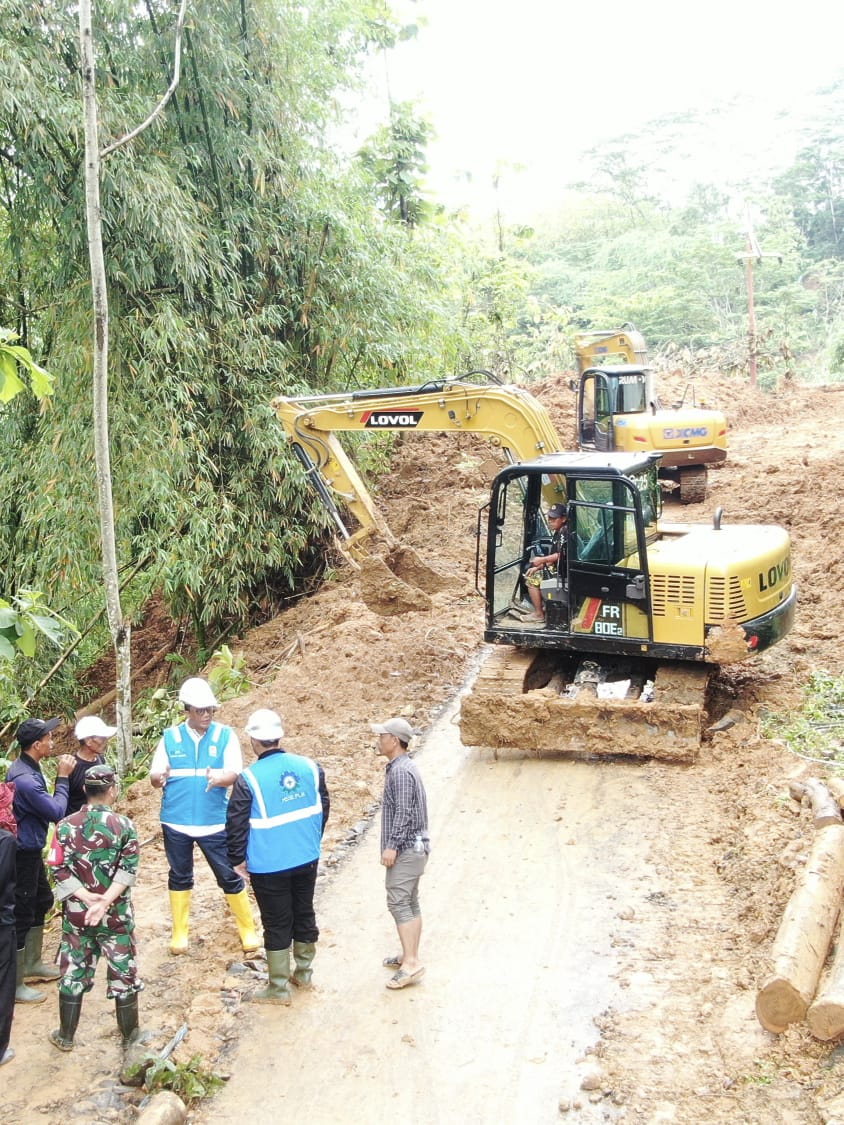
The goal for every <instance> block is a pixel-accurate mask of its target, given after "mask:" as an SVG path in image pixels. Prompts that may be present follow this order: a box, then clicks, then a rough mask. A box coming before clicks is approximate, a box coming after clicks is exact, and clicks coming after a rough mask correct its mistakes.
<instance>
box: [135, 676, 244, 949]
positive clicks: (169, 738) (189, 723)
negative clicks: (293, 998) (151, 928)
mask: <svg viewBox="0 0 844 1125" xmlns="http://www.w3.org/2000/svg"><path fill="white" fill-rule="evenodd" d="M179 702H180V703H182V704H184V708H185V721H184V722H183V723H179V724H178V726H175V727H170V728H168V730H166V731H165V732H164V735H163V736H162V738H161V741H160V742H159V743H158V746H157V747H156V748H155V753H154V754H153V757H152V762H151V764H150V768H149V779H150V782H151V783H152V786H153V788H154V789H163V790H164V794H163V796H162V799H161V829H162V832H163V834H164V851H165V854H166V855H167V862H168V863H169V865H170V873H169V876H168V879H167V886H168V889H169V891H170V912H171V914H172V915H173V933H172V936H171V938H170V952H171V953H177V954H178V953H186V952H187V949H188V934H189V930H190V900H191V892H192V891H193V848H194V844H196V845H198V847H199V850H200V851H201V852H202V854H203V855H204V856H205V859H206V860H207V862H208V866H209V867H210V868H211V870H212V871H213V872H214V878H215V879H216V880H217V885H218V886H219V887H220V889H221V890H222V891H223V893H224V894H225V896H226V901H227V902H228V904H229V907H230V908H231V912H232V914H233V915H234V919H235V922H236V923H237V930H238V933H239V934H240V944H241V945H242V946H243V951H244V953H254V952H255V951H256V950H257V949H258V948H259V947H260V945H261V942H260V940H259V938H258V934H257V932H256V930H255V922H254V920H253V918H252V907H251V905H250V903H249V895H248V893H247V890H246V883H245V882H244V880H243V879H242V878H241V877H240V875H238V874H237V873H236V872H234V871H233V870H232V866H231V864H230V863H229V858H228V850H227V846H226V810H227V807H228V793H227V790H228V788H229V786H231V785H233V784H234V782H235V780H236V779H237V775H238V774H239V773H240V771H241V769H242V768H243V757H242V755H241V752H240V741H239V739H238V737H237V735H236V734H235V732H234V731H233V730H232V728H231V727H227V726H225V725H224V724H223V723H216V722H214V712H215V711H216V710H217V708H218V707H219V706H220V704H219V703H218V702H217V699H216V697H215V695H214V692H213V691H212V690H211V685H210V684H209V683H208V682H207V680H203V679H200V678H199V677H198V676H192V677H191V678H190V679H187V680H185V682H184V683H183V684H182V686H181V688H179Z"/></svg>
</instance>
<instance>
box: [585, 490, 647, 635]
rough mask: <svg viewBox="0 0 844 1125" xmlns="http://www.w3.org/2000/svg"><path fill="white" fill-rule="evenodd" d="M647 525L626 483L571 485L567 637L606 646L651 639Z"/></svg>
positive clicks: (635, 493)
mask: <svg viewBox="0 0 844 1125" xmlns="http://www.w3.org/2000/svg"><path fill="white" fill-rule="evenodd" d="M653 519H654V520H655V515H654V516H653ZM650 521H651V514H650V513H649V510H647V509H645V510H643V502H642V496H641V494H640V493H639V490H638V489H637V488H636V487H635V485H634V484H633V483H632V482H631V481H629V480H627V479H625V478H618V477H616V478H612V479H606V478H605V479H577V480H575V481H574V488H573V492H572V495H571V496H570V499H569V533H568V552H567V570H568V574H567V582H568V591H569V608H570V622H569V629H570V632H571V633H574V634H579V635H591V636H594V637H596V638H597V637H601V638H604V639H606V640H607V641H608V642H611V641H612V639H613V638H618V639H620V640H633V639H635V640H641V641H652V640H653V619H652V615H651V606H650V580H649V575H648V569H647V553H646V532H647V526H648V524H649V522H650Z"/></svg>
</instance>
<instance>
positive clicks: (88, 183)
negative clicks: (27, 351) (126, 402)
mask: <svg viewBox="0 0 844 1125" xmlns="http://www.w3.org/2000/svg"><path fill="white" fill-rule="evenodd" d="M79 37H80V41H81V49H82V97H83V104H84V112H85V210H86V219H87V227H88V255H89V258H90V262H91V290H92V295H93V305H94V378H93V392H94V456H95V460H96V467H97V499H98V506H99V515H100V541H101V546H102V556H103V585H104V587H105V601H106V613H107V615H108V624H109V629H110V631H111V638H112V641H113V643H114V652H115V659H116V667H117V677H116V678H117V740H118V772H119V774H120V776H121V777H122V776H123V775H124V774H125V773H126V769H127V767H128V766H129V764H130V763H131V761H132V756H133V755H132V721H131V711H132V697H131V688H130V682H131V654H130V651H129V629H128V627H127V625H126V623H125V622H124V620H123V611H122V609H121V606H120V580H119V576H118V568H117V546H116V542H115V534H114V502H113V499H112V492H111V455H110V452H109V431H108V293H107V289H106V272H105V260H104V257H103V232H102V216H101V213H100V156H99V134H98V127H97V92H96V87H95V78H96V70H95V59H94V33H93V27H92V21H91V0H80V5H79Z"/></svg>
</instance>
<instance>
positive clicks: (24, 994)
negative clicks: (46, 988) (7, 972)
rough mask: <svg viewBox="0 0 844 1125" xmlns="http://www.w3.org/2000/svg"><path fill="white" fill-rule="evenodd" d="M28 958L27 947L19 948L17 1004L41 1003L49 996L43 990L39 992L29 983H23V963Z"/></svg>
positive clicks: (16, 971) (16, 986)
mask: <svg viewBox="0 0 844 1125" xmlns="http://www.w3.org/2000/svg"><path fill="white" fill-rule="evenodd" d="M25 960H26V949H19V950H18V960H17V966H16V970H15V1003H16V1004H40V1003H41V1001H42V1000H46V999H47V996H46V994H45V993H43V992H38V991H37V989H35V988H30V987H29V985H28V984H24V983H23V963H24V961H25Z"/></svg>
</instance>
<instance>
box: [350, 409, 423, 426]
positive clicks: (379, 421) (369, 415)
mask: <svg viewBox="0 0 844 1125" xmlns="http://www.w3.org/2000/svg"><path fill="white" fill-rule="evenodd" d="M424 413H425V411H424V410H401V411H399V410H367V411H366V412H365V413H364V414H361V416H360V420H361V422H362V423H363V425H364V426H366V427H367V428H368V429H371V430H415V429H416V427H417V426H418V425H419V423H420V422H421V421H422V416H423V414H424Z"/></svg>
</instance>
